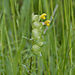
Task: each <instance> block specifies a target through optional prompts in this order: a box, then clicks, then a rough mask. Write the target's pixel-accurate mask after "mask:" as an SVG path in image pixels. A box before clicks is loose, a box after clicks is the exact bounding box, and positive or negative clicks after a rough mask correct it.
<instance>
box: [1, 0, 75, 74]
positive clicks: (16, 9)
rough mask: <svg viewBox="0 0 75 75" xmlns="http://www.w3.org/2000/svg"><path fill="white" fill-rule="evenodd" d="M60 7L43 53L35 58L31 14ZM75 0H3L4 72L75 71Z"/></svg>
mask: <svg viewBox="0 0 75 75" xmlns="http://www.w3.org/2000/svg"><path fill="white" fill-rule="evenodd" d="M56 4H58V9H57V12H56V14H55V17H54V20H53V22H52V24H51V25H53V26H52V28H50V27H49V29H48V31H47V34H46V36H45V40H46V45H45V46H44V48H43V50H42V53H43V56H42V57H38V56H35V57H34V58H36V59H33V60H32V59H31V57H32V53H31V46H32V44H31V42H30V41H29V40H27V39H25V38H23V36H24V37H27V38H31V31H32V20H31V15H32V13H33V12H34V13H35V14H38V15H39V14H42V13H44V12H45V13H47V15H48V19H49V18H50V16H51V15H52V13H53V10H54V8H55V5H56ZM74 13H75V0H0V75H75V22H74V21H75V14H74Z"/></svg>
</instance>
